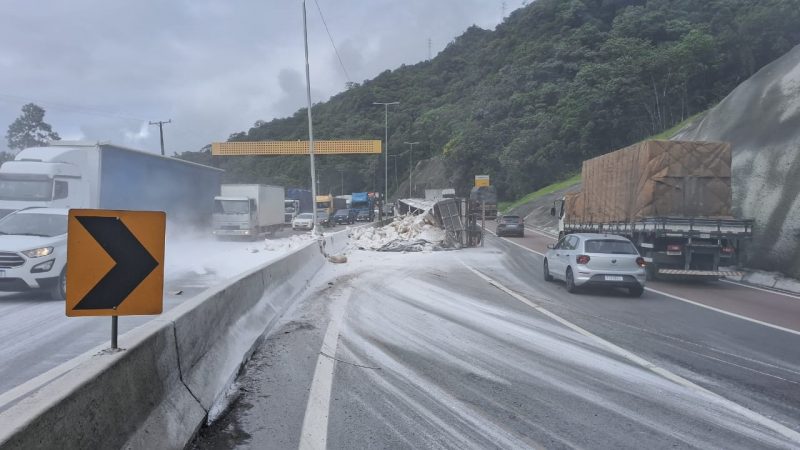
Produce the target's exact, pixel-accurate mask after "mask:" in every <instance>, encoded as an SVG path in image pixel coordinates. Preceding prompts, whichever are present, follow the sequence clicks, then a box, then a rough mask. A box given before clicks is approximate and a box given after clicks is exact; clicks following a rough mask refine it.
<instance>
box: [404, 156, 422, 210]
mask: <svg viewBox="0 0 800 450" xmlns="http://www.w3.org/2000/svg"><path fill="white" fill-rule="evenodd" d="M405 144H408V152H409V155H408V198H411V197H413V196H414V194H413V193H412V192H411V168H412V165H411V160H412V159H413V158H414V146H415V145H417V144H419V142H405Z"/></svg>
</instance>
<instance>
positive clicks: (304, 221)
mask: <svg viewBox="0 0 800 450" xmlns="http://www.w3.org/2000/svg"><path fill="white" fill-rule="evenodd" d="M312 228H314V215H313V214H311V213H302V214H298V215H297V216H295V218H294V220H292V229H293V230H310V229H312Z"/></svg>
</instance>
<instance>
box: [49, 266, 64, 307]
mask: <svg viewBox="0 0 800 450" xmlns="http://www.w3.org/2000/svg"><path fill="white" fill-rule="evenodd" d="M50 298H52V299H53V300H66V298H67V267H66V266H64V268H63V269H62V270H61V275H59V276H58V283H56V285H55V286H53V287H52V288H50Z"/></svg>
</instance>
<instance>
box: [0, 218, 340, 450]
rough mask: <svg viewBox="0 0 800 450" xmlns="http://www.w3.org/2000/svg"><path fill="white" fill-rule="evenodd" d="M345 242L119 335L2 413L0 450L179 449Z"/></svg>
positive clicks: (317, 245) (325, 242) (257, 273)
mask: <svg viewBox="0 0 800 450" xmlns="http://www.w3.org/2000/svg"><path fill="white" fill-rule="evenodd" d="M344 233H345V232H339V233H335V234H332V235H328V236H326V237H325V238H323V239H322V240H321V241H314V242H311V243H309V244H308V245H306V246H304V247H301V248H299V249H297V250H295V251H293V252H292V253H290V254H288V255H286V256H285V257H283V258H281V259H279V260H276V261H272V262H270V263H267V264H265V265H263V266H260V267H258V268H254V269H253V270H251V271H250V272H247V273H245V274H243V275H242V276H240V277H239V278H238V279H237V280H236V281H234V282H231V283H230V284H228V285H225V286H221V287H216V288H211V289H209V290H208V291H206V292H205V293H203V294H201V295H200V296H198V297H197V298H195V299H192V300H187V301H186V302H184V303H183V304H181V305H179V306H178V307H176V308H175V309H173V310H171V311H168V312H167V313H165V314H163V315H162V316H160V317H158V318H156V319H154V320H152V321H150V322H148V323H146V324H145V325H142V326H141V327H138V328H136V329H134V330H132V331H130V332H128V333H126V334H125V335H123V336H122V339H121V341H122V343H123V345H122V346H124V347H126V348H125V349H124V350H122V351H119V352H116V353H108V352H100V353H96V352H95V353H94V354H91V355H89V354H86V355H83V356H81V357H79V358H80V359H81V361H80V362H78V363H77V364H74V363H73V364H72V366H74V367H71V368H70V369H68V370H65V371H64V373H63V374H62V375H60V376H58V377H56V378H55V379H52V380H51V381H49V382H46V383H43V384H42V385H40V386H36V387H35V388H32V389H31V391H30V392H29V393H28V394H27V395H26V396H25V397H24V398H22V399H21V400H19V401H16V403H14V404H12V405H0V410H2V412H0V448H2V449H4V450H5V449H30V448H59V449H76V450H77V449H81V450H82V449H87V448H104V449H111V448H123V447H124V448H148V449H149V448H175V449H182V448H184V447H185V445H186V443H187V442H188V441H189V440H190V439H192V437H193V436H194V434H195V433H196V432H197V430H198V429H199V428H200V426H202V424H203V423H204V422H205V421H206V420H207V419H208V417H209V412H211V413H212V415H213V412H214V409H215V408H218V407H219V406H220V405H221V404H222V403H224V401H225V394H226V391H227V389H228V388H229V386H230V384H231V382H232V381H233V380H234V378H235V377H236V375H237V374H238V373H239V370H240V369H241V367H242V365H243V364H244V363H245V362H246V361H247V359H248V358H249V357H250V355H251V353H252V351H253V350H254V349H255V348H256V346H257V345H258V344H259V342H260V340H261V339H262V338H263V336H265V334H266V333H268V332H269V331H270V330H271V329H272V327H274V325H275V323H276V321H277V320H278V319H279V318H280V316H281V315H282V314H283V313H284V312H285V311H286V310H287V309H288V308H289V306H291V304H292V303H293V302H294V301H296V299H297V298H299V295H298V294H300V293H302V292H303V291H304V290H305V289H306V288H307V287H308V286H309V284H310V280H311V278H312V277H313V276H314V275H315V274H316V273H317V272H318V271H319V270H320V269H321V268H322V266H323V265H324V264H325V253H335V252H339V251H341V250H342V249H343V248H344V246H345V244H346V242H347V236H346V234H344ZM67 364H70V363H67Z"/></svg>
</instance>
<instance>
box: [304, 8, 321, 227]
mask: <svg viewBox="0 0 800 450" xmlns="http://www.w3.org/2000/svg"><path fill="white" fill-rule="evenodd" d="M303 44H304V46H305V50H306V100H307V102H308V156H309V159H310V162H311V200H312V201H311V212H312V214H314V219H313V222H312V223H313V224H314V226H313V228H312V231H311V234H312V235H314V236H317V235H319V231H318V230H317V228H318V227H317V184H316V173H315V169H314V126H313V124H312V122H311V73H310V70H309V68H308V25H307V24H306V1H305V0H303Z"/></svg>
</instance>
